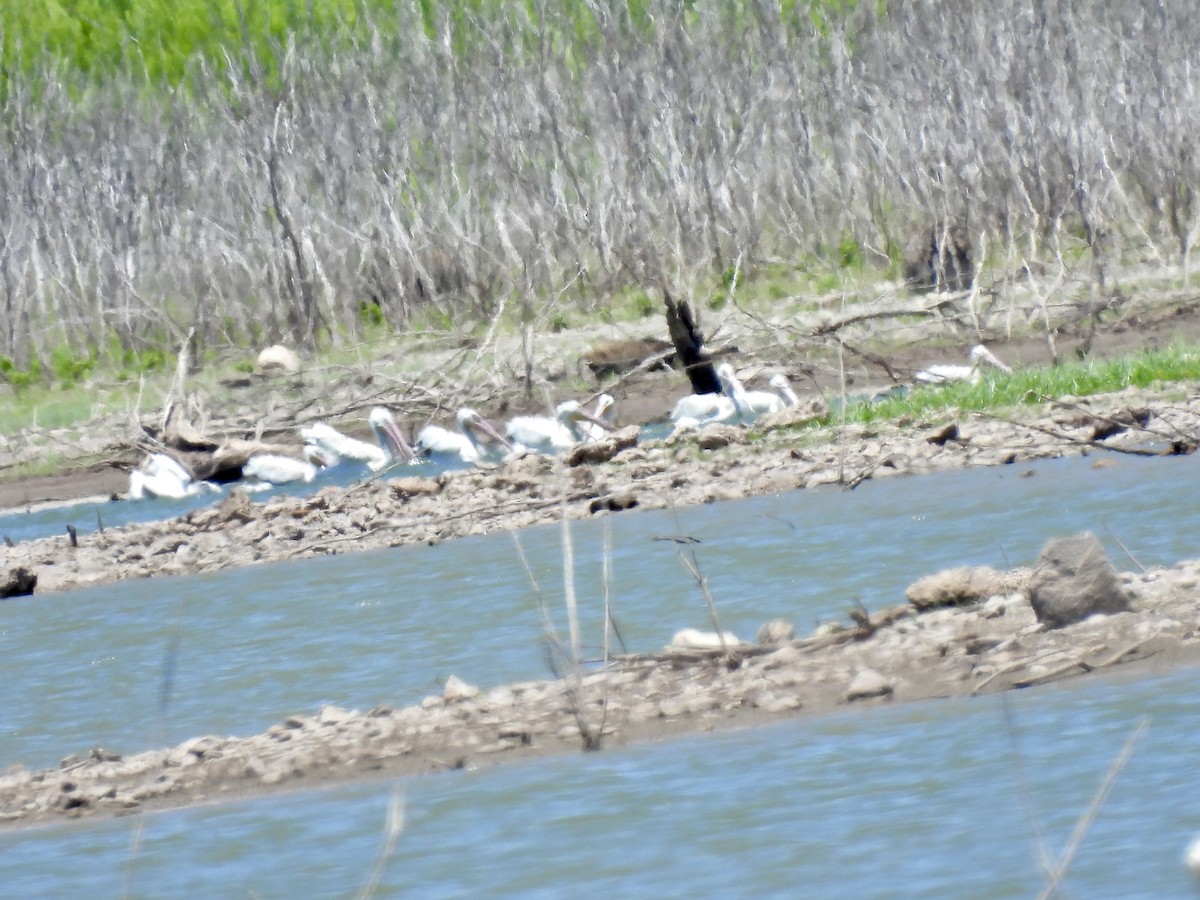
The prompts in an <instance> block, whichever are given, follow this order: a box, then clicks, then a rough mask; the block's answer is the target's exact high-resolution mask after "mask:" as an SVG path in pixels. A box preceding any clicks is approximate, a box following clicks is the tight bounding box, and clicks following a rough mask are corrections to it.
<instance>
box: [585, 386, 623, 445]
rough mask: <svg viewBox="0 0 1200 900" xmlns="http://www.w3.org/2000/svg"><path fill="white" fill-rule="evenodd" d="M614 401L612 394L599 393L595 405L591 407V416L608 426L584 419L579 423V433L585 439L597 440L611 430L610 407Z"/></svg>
mask: <svg viewBox="0 0 1200 900" xmlns="http://www.w3.org/2000/svg"><path fill="white" fill-rule="evenodd" d="M616 402H617V401H616V400H614V399H613V396H612V394H601V395H600V396H599V397H597V398H596V405H595V406H594V407H593V408H592V417H593V418H596V419H602V420H604V421H605V422H607V423H608V428H607V429H605V428H601V427H600V426H599V425H597V424H596V423H595V422H589V421H587V420H586V419H585V420H584V421H582V422H580V423H579V433H580V434H582V435H583V439H584V440H585V441H598V440H600V438H602V437H604V435H606V434H607V433H608V432H609V431H611V430H612V407H613V404H614V403H616Z"/></svg>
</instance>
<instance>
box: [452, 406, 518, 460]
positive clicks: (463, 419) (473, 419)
mask: <svg viewBox="0 0 1200 900" xmlns="http://www.w3.org/2000/svg"><path fill="white" fill-rule="evenodd" d="M455 420H456V421H457V422H458V428H459V430H460V431H461V432H462V433H463V434H465V435H467V437H469V438H471V442H472V443H476V444H478V443H483V444H493V445H495V444H499V445H500V446H501V447H503V448H504V449H505V450H512V448H513V446H512V442H511V441H509V439H508V438H506V437H505V436H504V435H502V434H501V433H500V432H498V431H497V430H496V429H495V428H494V427H493V426H492V423H491V422H489V421H488V420H487V419H485V418H484V417H483V416H481V415H480V414H479V413H477V412H476V411H475V410H473V409H471V408H470V407H467V406H464V407H463V408H462V409H460V410H459V411H458V413H457V415H456V416H455ZM476 429H478V431H477V430H476ZM479 432H483V434H484V435H486V440H482V441H481V440H480V438H479Z"/></svg>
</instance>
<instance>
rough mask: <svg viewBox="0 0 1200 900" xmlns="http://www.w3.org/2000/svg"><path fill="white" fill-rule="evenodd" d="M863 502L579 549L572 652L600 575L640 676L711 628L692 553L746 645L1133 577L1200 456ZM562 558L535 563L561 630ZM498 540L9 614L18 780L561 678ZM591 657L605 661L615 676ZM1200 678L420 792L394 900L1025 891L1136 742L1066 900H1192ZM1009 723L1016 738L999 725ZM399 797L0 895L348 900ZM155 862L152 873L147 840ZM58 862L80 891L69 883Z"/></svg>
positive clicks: (164, 817)
mask: <svg viewBox="0 0 1200 900" xmlns="http://www.w3.org/2000/svg"><path fill="white" fill-rule="evenodd" d="M1106 461H1108V462H1113V463H1115V465H1113V466H1110V467H1106V468H1095V467H1093V465H1092V463H1093V460H1092V459H1069V460H1057V461H1046V462H1040V463H1035V464H1022V465H1017V466H1009V467H1004V468H1000V469H985V470H976V471H967V472H951V473H942V474H938V475H931V476H927V477H922V478H919V479H917V478H894V479H889V480H882V481H878V482H874V481H868V482H865V483H864V484H862V485H860V486H859V487H858V488H857V489H856V490H854V491H844V490H840V489H834V488H828V489H818V490H812V491H798V492H793V493H788V494H781V495H776V496H770V497H761V498H754V499H749V500H743V501H736V502H729V503H719V504H711V505H708V506H704V507H699V508H689V509H685V510H680V511H678V512H670V511H648V512H639V511H631V512H628V513H622V514H619V515H617V516H613V517H610V518H608V519H607V520H593V521H588V522H583V523H575V524H574V525H573V527H572V532H571V533H572V536H573V542H574V550H575V556H576V562H577V570H576V584H577V587H578V589H579V592H580V602H581V604H582V605H583V610H584V618H583V623H582V628H581V630H582V634H583V636H584V639H585V641H590V642H591V643H592V644H594V645H597V647H598V645H599V642H600V640H601V637H602V636H601V634H600V622H601V606H602V598H603V578H602V574H601V572H602V566H601V561H602V559H603V556H604V553H605V550H604V548H605V545H606V522H607V528H608V529H610V530H609V533H608V538H607V543H609V544H610V545H611V550H610V551H609V552H610V557H611V562H612V569H613V580H612V586H611V596H612V602H613V608H614V610H615V614H616V618H617V620H618V623H619V625H620V628H621V635H622V637H623V639H624V641H625V643H626V646H627V647H628V649H629V650H631V651H645V650H654V649H657V648H659V647H661V646H662V645H663V644H665V643H666V642H667V640H669V638H670V636H671V634H672V633H673V632H674V631H675V630H676V629H677V628H680V627H685V626H693V627H699V628H707V627H709V625H708V616H707V612H706V609H705V606H704V602H703V599H702V597H701V594H700V592H699V590H698V588H697V587H696V585H695V583H694V581H693V580H692V579H691V578H690V576H688V574H687V573H686V571H685V569H684V567H683V565H682V564H681V562H680V560H679V558H678V551H679V547H680V545H679V544H677V543H675V542H674V541H671V540H664V539H663V538H669V537H672V536H675V537H678V536H681V535H687V536H689V537H691V538H694V539H695V540H696V541H697V542H696V543H690V544H688V545H687V546H688V547H690V548H691V549H692V550H693V551H694V552H695V554H696V559H697V561H698V563H699V565H700V567H701V569H702V570H703V572H704V574H705V575H706V576H707V577H708V579H709V581H710V588H711V591H712V593H713V596H714V597H715V598H716V602H717V605H718V611H719V613H720V616H721V624H722V626H723V627H725V628H728V629H731V630H733V631H735V632H736V633H738V634H739V636H742V637H745V638H749V639H752V638H753V636H754V632H755V630H756V629H757V627H758V625H759V624H760V623H762V622H763V621H765V620H767V619H770V618H774V617H777V616H783V617H786V618H789V619H791V620H793V621H794V622H795V623H796V626H797V631H798V632H805V631H808V630H809V629H811V628H812V627H813V626H814V625H815V624H816V623H817V622H820V621H826V620H831V619H834V620H839V621H845V613H846V610H847V609H848V608H850V607H851V606H852V605H853V604H854V603H855V602H856V601H857V602H861V603H862V604H863V605H865V606H866V607H867V608H869V609H875V608H879V607H882V606H885V605H889V604H892V603H897V602H902V601H903V592H904V589H905V587H906V586H907V585H908V584H910V583H911V582H912V581H914V580H915V579H916V578H918V577H920V576H922V575H925V574H928V573H930V572H933V571H936V570H938V569H940V568H944V567H946V566H951V565H959V564H964V563H986V564H990V565H993V566H996V567H997V568H1003V567H1006V566H1010V565H1022V564H1028V563H1031V562H1032V561H1033V560H1034V558H1035V557H1036V556H1037V553H1038V552H1039V550H1040V549H1041V546H1042V544H1043V543H1044V541H1045V540H1046V539H1047V538H1049V537H1052V536H1056V535H1061V534H1066V533H1071V532H1074V531H1078V530H1082V529H1085V528H1086V529H1091V530H1093V531H1095V532H1096V533H1097V534H1098V535H1099V536H1100V538H1101V539H1102V540H1103V541H1104V543H1105V544H1106V546H1107V547H1108V549H1109V552H1110V555H1111V556H1112V558H1113V560H1114V562H1115V563H1116V565H1117V566H1118V568H1134V567H1136V564H1135V563H1134V562H1132V561H1131V560H1130V558H1129V556H1127V555H1126V554H1127V553H1128V554H1131V555H1132V556H1133V557H1134V558H1135V559H1136V561H1137V563H1140V564H1141V565H1143V566H1150V565H1155V564H1165V563H1171V562H1174V561H1176V560H1178V559H1182V558H1192V557H1196V556H1200V530H1198V529H1197V528H1196V524H1197V518H1198V516H1197V513H1196V511H1195V510H1196V507H1195V502H1194V499H1193V496H1192V492H1191V491H1190V490H1189V489H1188V486H1189V485H1190V484H1193V483H1195V480H1196V478H1197V475H1198V474H1200V459H1197V458H1194V457H1185V458H1173V459H1156V460H1144V459H1139V458H1133V457H1108V458H1106ZM561 534H562V532H561V528H559V527H558V526H551V527H545V528H539V529H533V530H530V531H527V532H525V533H523V534H522V535H521V544H522V547H523V549H524V553H525V555H526V557H527V559H528V561H529V563H530V566H531V568H532V570H533V572H534V575H535V577H536V579H537V581H538V583H539V588H540V592H541V595H542V598H543V599H544V600H545V601H546V602H547V603H548V604H550V605H551V607H552V609H553V611H554V617H555V619H556V621H557V622H558V623H559V625H560V627H565V626H563V616H562V614H561V612H559V608H560V607H561V597H562V585H561V582H562V570H561V558H562V553H561ZM543 638H544V628H543V623H542V617H541V613H540V611H539V607H538V600H537V597H536V594H535V591H534V590H533V588H532V587H531V585H530V582H529V579H528V577H527V576H526V574H525V571H524V568H523V567H522V565H521V562H520V559H519V555H518V552H517V550H516V547H515V544H514V541H513V539H512V537H510V536H508V535H495V536H489V537H486V538H471V539H464V540H459V541H451V542H447V543H445V544H442V545H439V546H436V547H426V546H420V547H411V548H400V549H393V550H387V551H380V552H372V553H363V554H350V555H346V556H341V557H335V558H330V559H321V560H305V561H298V562H291V563H286V564H273V565H264V566H258V567H253V568H249V569H242V570H239V571H235V572H228V573H222V574H218V575H207V576H189V577H178V578H168V579H156V580H153V581H136V582H126V583H121V584H115V585H107V586H102V587H97V588H91V589H88V590H81V591H76V592H71V593H68V594H61V595H47V596H45V597H35V598H33V599H30V600H21V601H9V602H6V603H4V604H0V699H2V701H3V702H2V703H0V768H3V767H4V766H7V765H8V764H11V763H15V762H22V763H25V764H26V765H29V766H31V767H41V766H46V765H54V764H56V763H57V761H58V759H59V758H60V757H62V756H64V755H66V754H68V753H77V754H84V753H86V752H87V751H88V750H89V749H91V748H92V747H94V746H96V745H102V746H104V747H105V748H107V749H110V750H117V751H122V752H135V751H138V750H142V749H146V748H149V747H155V746H166V745H170V744H175V743H178V742H179V741H182V740H184V739H186V738H189V737H193V736H196V735H200V734H209V733H215V734H221V735H227V734H249V733H255V732H259V731H262V730H264V729H265V728H266V727H267V726H269V725H270V724H272V723H274V722H277V721H280V720H281V719H283V718H284V717H286V716H287V715H290V714H293V713H312V712H315V711H316V709H317V708H318V707H319V706H320V705H322V704H325V703H330V704H334V705H337V706H343V707H348V708H358V709H366V708H369V707H371V706H374V705H376V704H381V703H386V704H390V705H393V706H401V705H407V704H410V703H415V702H418V701H419V700H420V699H421V697H423V696H425V695H427V694H430V693H437V692H440V687H441V684H442V682H443V681H444V680H445V678H446V677H447V676H448V675H450V674H455V675H458V676H459V677H460V678H463V679H465V680H467V681H470V682H473V683H475V684H478V685H480V686H482V687H488V686H492V685H495V684H499V683H502V682H507V681H513V680H527V679H532V678H541V677H545V676H546V675H547V674H548V669H547V666H546V663H545V655H544V649H543ZM596 652H597V653H598V652H599V651H598V649H597V651H596ZM1198 675H1200V673H1196V672H1194V671H1181V672H1175V673H1166V674H1163V675H1161V676H1157V677H1149V678H1143V679H1140V680H1136V681H1131V680H1128V679H1123V678H1121V677H1119V676H1118V677H1107V678H1103V679H1100V678H1097V679H1093V680H1091V681H1087V682H1083V683H1077V684H1072V685H1067V686H1061V687H1057V688H1047V689H1040V690H1031V691H1025V692H1021V693H1019V694H1013V695H1009V697H1008V698H1007V699H1006V700H1005V699H1001V698H998V697H982V698H975V699H971V700H962V701H953V702H936V703H923V704H912V705H907V706H905V705H901V706H896V707H894V708H887V709H880V710H873V711H868V712H860V711H855V712H853V713H847V714H842V715H836V716H828V717H821V718H816V719H807V720H803V721H798V722H795V723H788V724H784V725H779V726H773V727H770V728H761V729H754V730H749V731H740V732H731V733H725V734H719V735H705V736H700V737H696V738H689V739H686V740H677V741H672V742H670V743H666V744H661V745H649V746H639V747H631V748H630V747H616V746H614V747H611V748H609V749H607V750H606V751H605V752H603V753H600V754H588V755H582V754H580V755H578V756H576V755H569V756H565V757H558V758H553V759H549V760H541V761H537V762H534V763H527V764H526V763H523V764H519V765H511V766H500V767H496V768H489V769H486V770H483V771H480V772H477V773H473V772H465V773H454V774H449V775H443V776H436V777H428V778H417V779H410V780H409V781H407V782H406V783H405V788H404V789H405V792H406V806H407V825H406V829H405V832H404V834H403V836H402V837H401V838H400V840H399V842H398V844H397V846H396V850H395V853H394V854H393V855H392V857H391V858H390V861H389V863H388V864H387V866H386V868H385V870H384V871H383V873H382V885H381V888H380V895H384V896H386V895H389V894H396V893H401V892H402V893H404V894H405V895H418V896H429V897H447V896H479V895H481V894H488V895H505V894H507V895H521V896H547V897H549V896H559V895H561V894H562V893H564V892H567V891H570V892H571V893H574V894H577V895H584V896H601V895H605V896H612V895H613V894H614V893H615V894H617V895H643V896H664V895H673V896H683V895H695V894H701V893H704V894H708V895H720V896H735V895H742V896H747V895H753V896H768V895H778V896H834V895H836V896H855V897H866V896H878V897H884V896H970V897H1006V896H1029V895H1030V894H1035V893H1036V892H1037V890H1038V888H1039V885H1040V884H1041V883H1042V881H1041V876H1040V875H1039V869H1038V849H1037V848H1038V846H1039V842H1038V839H1037V837H1036V835H1037V834H1041V836H1042V841H1043V843H1044V846H1045V848H1046V852H1048V853H1050V854H1052V855H1055V856H1056V855H1057V854H1059V853H1061V851H1062V848H1063V847H1064V846H1065V844H1066V843H1067V839H1068V836H1069V834H1070V831H1071V829H1072V827H1073V826H1074V823H1075V820H1076V818H1077V817H1078V816H1079V815H1080V814H1081V812H1082V811H1083V810H1084V808H1085V807H1086V806H1087V803H1088V801H1089V799H1090V797H1091V795H1092V793H1093V791H1094V790H1095V789H1096V787H1097V785H1098V784H1099V782H1100V780H1101V778H1102V777H1103V775H1104V773H1105V771H1106V769H1107V768H1108V766H1109V764H1110V762H1111V761H1112V759H1113V758H1114V757H1115V756H1116V755H1117V753H1118V752H1119V751H1120V749H1121V746H1122V744H1123V743H1124V742H1125V740H1126V739H1127V738H1128V737H1129V735H1130V734H1131V733H1132V732H1133V731H1134V729H1135V728H1136V725H1137V723H1138V722H1139V721H1140V720H1141V719H1142V717H1143V716H1149V726H1148V728H1147V730H1146V732H1145V734H1144V735H1143V736H1142V738H1141V739H1140V741H1139V743H1138V745H1137V747H1136V749H1135V752H1134V755H1133V757H1132V758H1131V760H1130V762H1129V764H1128V765H1127V766H1126V768H1125V770H1124V771H1123V772H1122V773H1121V775H1120V777H1119V779H1118V781H1117V785H1116V788H1115V789H1114V791H1113V794H1112V796H1111V797H1110V799H1109V801H1108V804H1107V805H1106V806H1105V807H1104V808H1103V810H1102V811H1101V814H1100V816H1099V818H1098V820H1097V822H1096V824H1095V826H1094V828H1093V830H1092V832H1091V833H1090V834H1089V836H1088V838H1087V840H1086V841H1085V842H1084V844H1083V846H1082V849H1081V850H1080V853H1079V856H1078V858H1077V859H1076V861H1075V863H1074V865H1073V866H1072V868H1071V872H1070V874H1069V876H1068V878H1067V882H1066V884H1067V886H1068V889H1069V890H1070V891H1071V892H1073V893H1076V892H1077V895H1078V896H1087V897H1097V896H1114V897H1118V896H1119V897H1131V896H1147V897H1150V896H1156V897H1162V896H1175V895H1184V896H1187V895H1188V893H1187V892H1188V891H1189V890H1190V888H1191V885H1190V883H1189V882H1188V881H1187V879H1186V875H1185V873H1184V870H1183V867H1182V866H1181V864H1180V862H1179V859H1180V854H1181V852H1182V848H1183V846H1184V844H1185V843H1186V841H1187V840H1188V839H1189V838H1190V836H1191V833H1192V832H1193V831H1200V790H1197V788H1198V786H1200V776H1197V775H1196V772H1198V771H1200V766H1198V765H1197V763H1198V762H1200V759H1198V758H1197V757H1198V755H1200V741H1197V740H1196V738H1195V735H1196V734H1198V733H1200V704H1197V703H1195V702H1194V699H1193V698H1194V694H1195V687H1196V684H1197V678H1198ZM1005 703H1007V704H1008V705H1009V714H1007V715H1006V713H1005ZM391 789H392V786H391V785H389V784H385V783H375V784H369V785H360V786H355V787H350V788H338V789H334V790H328V791H323V792H306V793H297V794H293V795H287V796H286V797H279V796H276V797H272V798H270V799H266V800H262V801H255V802H246V803H241V804H237V805H231V806H220V807H209V808H198V809H191V810H183V811H178V812H171V813H164V814H158V815H154V816H149V817H145V818H140V819H137V820H135V821H137V822H140V825H135V824H133V822H132V821H131V820H115V821H111V822H106V823H99V824H95V823H92V824H89V823H86V822H85V823H83V824H72V825H61V826H54V827H51V828H44V829H38V830H34V831H29V832H24V833H17V834H7V835H3V836H0V896H50V895H53V896H89V897H91V896H116V895H120V894H121V893H122V892H123V891H125V890H126V889H127V888H128V889H129V890H130V891H131V893H132V895H134V896H145V897H162V896H212V895H221V896H236V895H253V896H258V897H276V896H278V897H283V896H291V897H295V896H347V895H349V896H352V895H354V893H355V892H356V890H357V889H358V887H359V886H360V885H362V884H363V883H365V882H366V880H367V878H368V876H369V874H370V871H371V867H372V860H373V858H374V856H375V854H376V851H377V849H378V847H379V845H380V840H381V834H382V828H383V822H384V818H385V810H386V807H387V803H388V796H389V793H390V791H391ZM135 834H136V849H135V850H131V842H133V841H134V836H135ZM64 862H66V863H67V864H65V865H64V864H63V863H64Z"/></svg>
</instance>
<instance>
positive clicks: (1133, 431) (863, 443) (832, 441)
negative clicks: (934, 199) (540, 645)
mask: <svg viewBox="0 0 1200 900" xmlns="http://www.w3.org/2000/svg"><path fill="white" fill-rule="evenodd" d="M1014 415H1015V414H1014ZM1022 415H1023V418H1021V419H1020V420H1018V419H1016V418H1000V417H996V416H993V415H991V414H966V415H959V416H955V415H953V414H947V415H946V416H944V417H941V418H938V419H931V420H928V421H924V422H914V423H905V424H902V425H897V424H889V423H877V424H873V425H870V426H862V425H849V426H844V427H837V428H822V429H816V430H813V429H800V430H797V429H796V428H795V427H794V426H793V425H790V424H789V422H792V421H794V420H796V419H803V418H804V416H805V412H804V411H800V412H797V413H794V414H789V415H788V416H784V417H783V418H782V419H779V420H777V421H776V423H775V424H776V426H777V427H774V428H769V427H768V428H766V430H765V431H764V430H763V427H762V426H756V431H754V432H751V431H748V430H747V429H745V428H741V427H733V426H723V425H718V426H710V427H709V428H707V429H705V430H704V431H702V432H700V433H698V434H694V435H688V436H686V437H682V438H680V439H677V440H674V441H651V442H648V443H645V444H641V445H638V444H636V443H635V441H634V438H633V435H634V434H635V432H636V429H633V428H630V429H625V430H622V431H620V432H618V433H616V434H614V435H613V436H612V438H611V439H609V440H607V441H604V442H601V444H600V445H599V446H596V447H592V448H591V449H589V450H588V451H587V452H585V453H580V454H577V455H576V456H575V457H570V458H566V459H564V458H551V457H546V456H540V455H537V454H528V455H525V456H523V457H521V458H518V459H515V460H512V461H509V462H506V463H504V464H501V465H497V466H491V467H486V468H477V469H469V470H459V471H451V472H444V473H442V474H440V475H437V476H436V477H422V476H421V475H419V474H416V473H417V472H419V467H408V466H402V467H400V468H399V469H396V470H392V471H391V472H389V473H384V475H383V476H382V477H377V478H373V479H370V480H367V481H364V482H361V483H359V484H357V485H355V486H352V487H348V488H339V487H325V488H322V489H320V490H318V491H317V492H316V493H315V494H313V495H312V496H308V497H303V498H295V497H285V498H278V499H271V500H268V501H266V502H262V503H258V502H254V501H252V500H251V498H250V497H248V496H247V495H245V494H244V493H242V492H240V491H238V490H236V489H234V490H232V491H230V492H229V493H227V494H226V495H225V496H224V497H223V498H221V499H219V500H217V501H215V502H214V504H213V505H212V506H211V507H206V508H203V509H199V510H194V511H192V512H190V513H188V514H186V515H184V516H180V517H177V518H174V519H167V520H163V521H157V522H148V523H140V524H133V525H127V526H122V527H115V528H106V529H105V530H104V531H103V532H102V533H101V532H98V531H97V532H93V533H90V534H80V535H79V537H78V541H77V545H76V546H71V541H70V539H69V537H68V536H67V535H62V536H53V537H47V538H41V539H38V540H32V541H25V542H22V543H19V544H16V545H15V546H12V547H3V548H0V574H3V573H4V572H8V571H12V570H15V569H18V568H23V569H26V570H28V571H30V572H32V573H34V574H35V575H36V576H37V588H36V593H35V595H34V597H33V598H32V599H33V600H34V601H36V599H37V598H38V597H44V596H45V595H49V594H54V593H57V592H61V591H66V590H71V589H74V588H79V587H87V586H91V585H96V584H102V583H107V582H111V581H117V580H121V579H126V578H147V577H158V576H164V575H178V574H189V573H199V572H214V571H219V570H222V569H226V568H232V567H237V566H245V565H254V564H257V563H261V562H275V561H282V560H289V559H304V558H309V557H314V556H326V555H335V554H341V553H349V552H358V551H362V550H371V549H380V548H386V547H398V546H404V545H410V544H417V543H437V542H440V541H444V540H451V539H454V538H458V537H464V536H468V535H480V534H489V533H494V532H497V531H505V530H511V529H519V528H525V527H528V526H531V525H538V524H545V523H548V522H552V521H556V520H558V518H559V517H560V516H562V515H564V514H565V515H566V516H567V517H568V518H585V517H590V516H595V515H612V514H619V513H620V512H621V511H623V510H627V509H635V508H640V509H656V508H666V507H686V506H689V505H692V504H698V503H710V502H714V501H718V500H732V499H738V498H742V497H748V496H756V495H762V494H771V493H778V492H782V491H789V490H795V489H800V488H811V487H816V486H820V485H841V486H844V487H846V488H851V489H852V488H854V487H855V486H857V485H858V484H860V483H862V482H863V481H864V480H867V479H873V478H885V477H899V476H914V475H921V474H926V473H929V472H934V471H940V470H946V469H956V468H965V467H971V466H999V465H1014V464H1020V463H1023V462H1029V461H1032V460H1037V459H1048V458H1057V457H1061V456H1065V455H1068V454H1092V455H1095V456H1096V457H1097V465H1114V464H1119V463H1120V459H1121V456H1122V455H1124V454H1147V455H1156V454H1163V455H1169V454H1172V453H1175V452H1191V450H1192V449H1194V447H1195V446H1196V442H1197V437H1196V436H1197V435H1200V397H1197V396H1191V397H1186V398H1180V399H1173V398H1172V399H1165V398H1163V397H1161V396H1158V395H1156V394H1154V393H1152V392H1148V391H1141V390H1134V389H1129V390H1126V391H1122V392H1119V393H1116V394H1105V395H1095V396H1091V397H1087V398H1083V399H1079V400H1064V401H1051V402H1048V403H1046V404H1045V405H1044V406H1042V407H1040V408H1039V407H1031V408H1029V409H1028V410H1026V411H1024V412H1023V413H1022ZM1142 421H1144V423H1145V424H1140V422H1142ZM1101 435H1102V436H1101ZM9 602H14V601H9ZM22 602H30V600H28V599H27V600H25V601H22Z"/></svg>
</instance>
